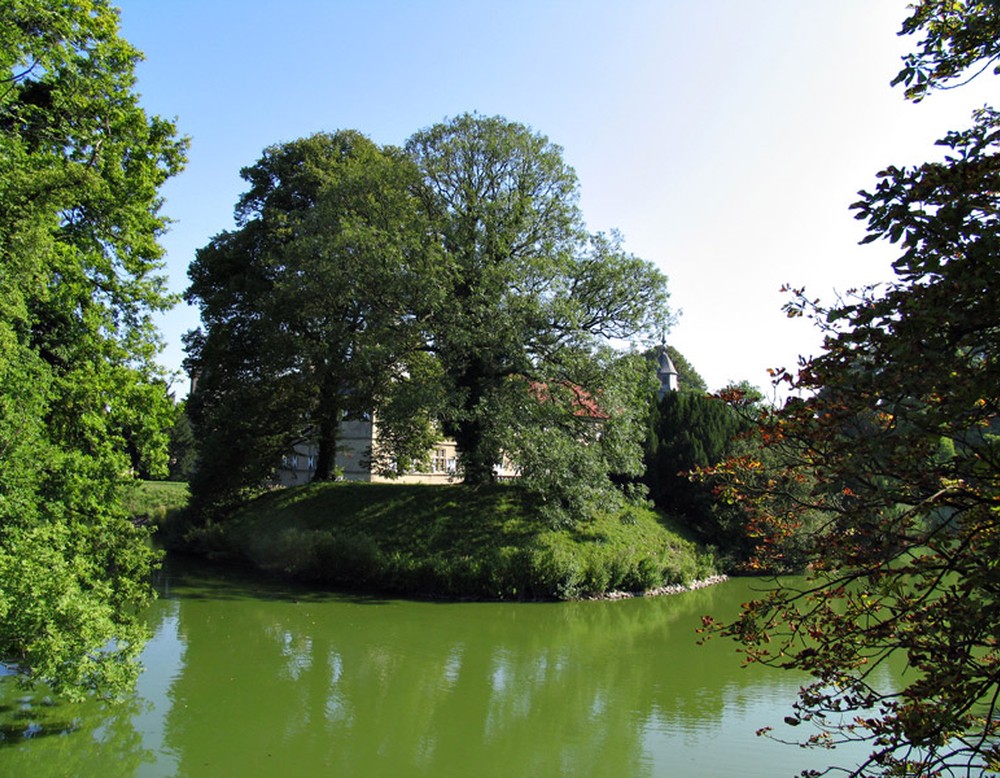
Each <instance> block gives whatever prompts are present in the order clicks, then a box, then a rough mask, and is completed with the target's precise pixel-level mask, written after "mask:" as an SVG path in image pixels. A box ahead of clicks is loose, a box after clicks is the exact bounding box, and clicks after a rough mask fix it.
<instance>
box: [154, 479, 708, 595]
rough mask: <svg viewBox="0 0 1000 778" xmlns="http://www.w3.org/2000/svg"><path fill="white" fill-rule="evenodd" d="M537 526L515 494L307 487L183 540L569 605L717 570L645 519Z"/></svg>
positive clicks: (258, 559)
mask: <svg viewBox="0 0 1000 778" xmlns="http://www.w3.org/2000/svg"><path fill="white" fill-rule="evenodd" d="M534 516H535V514H534V512H533V511H532V510H531V506H530V504H528V503H527V502H526V501H525V498H524V497H523V496H522V494H521V492H519V491H518V490H517V489H513V488H510V487H495V488H489V489H482V488H480V489H472V488H469V487H465V486H406V485H397V484H343V483H340V484H313V485H309V486H304V487H298V488H294V489H287V490H282V491H278V492H274V493H271V494H268V495H265V496H263V497H261V498H259V499H257V500H255V501H253V502H252V503H250V504H249V505H248V506H247V507H246V508H244V509H243V510H242V511H240V512H239V513H238V514H237V515H235V516H234V517H232V518H231V519H230V520H228V521H226V522H224V523H220V524H216V525H211V526H208V527H204V528H200V529H198V530H195V531H192V532H189V533H188V535H187V542H188V546H189V548H191V549H192V550H195V551H197V552H198V553H202V554H206V555H209V556H214V557H218V558H225V559H230V560H236V561H245V562H250V563H252V564H254V565H256V566H258V567H260V568H262V569H264V570H268V571H273V572H277V573H282V574H286V575H291V576H294V577H296V578H300V579H305V580H312V581H317V582H321V583H323V584H329V585H334V586H346V587H351V588H354V589H363V590H375V591H383V592H394V593H400V594H410V595H423V596H443V597H472V598H490V599H494V598H497V599H521V598H550V597H557V598H572V597H580V596H587V595H593V594H600V593H604V592H608V591H613V590H626V591H639V590H646V589H652V588H656V587H659V586H663V585H665V584H671V583H686V582H689V581H691V580H694V579H697V578H701V577H704V576H707V575H710V574H711V573H712V572H714V570H713V569H712V567H711V562H710V560H709V559H708V558H707V557H705V556H704V555H700V554H699V551H698V549H697V547H696V546H695V545H694V544H693V543H692V542H690V541H688V540H686V539H685V538H683V537H682V536H681V535H680V534H679V533H678V532H677V531H676V530H675V529H673V528H670V527H668V526H666V524H665V523H664V521H663V520H662V518H661V517H660V516H658V515H657V514H656V513H655V512H653V511H651V510H648V509H644V508H634V509H630V510H629V511H627V512H626V513H624V514H622V515H620V516H607V517H603V518H602V519H600V520H599V521H595V522H591V523H586V524H581V525H579V526H576V527H573V528H568V529H567V528H564V529H558V530H553V529H550V528H548V527H546V526H543V525H541V524H540V523H539V522H538V521H537V519H535V518H534ZM168 524H169V522H168Z"/></svg>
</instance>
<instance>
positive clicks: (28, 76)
mask: <svg viewBox="0 0 1000 778" xmlns="http://www.w3.org/2000/svg"><path fill="white" fill-rule="evenodd" d="M139 59H140V54H139V52H138V51H136V50H135V49H134V48H133V47H132V46H130V45H129V44H128V43H127V42H126V41H124V40H122V39H121V38H120V37H119V36H118V17H117V13H116V11H115V10H114V9H112V7H111V6H110V5H109V4H108V3H107V2H105V0H92V1H90V2H86V3H80V2H70V1H69V0H63V1H60V0H13V3H12V4H8V5H7V7H6V8H5V10H4V12H3V14H2V16H0V204H2V206H0V281H2V283H0V661H2V662H4V663H5V664H8V665H9V666H13V667H15V668H16V669H17V671H18V672H19V675H20V677H21V678H22V679H27V680H45V681H48V682H50V683H51V684H52V685H53V687H54V688H55V689H56V690H57V691H64V692H66V693H68V694H81V693H83V692H86V691H90V690H96V691H99V692H101V693H106V694H115V693H117V692H119V691H121V690H123V689H124V688H125V687H126V686H127V685H128V682H129V681H130V679H131V678H132V677H134V673H135V664H134V661H133V660H134V658H135V656H136V655H137V654H138V652H139V650H140V649H141V648H142V645H143V635H144V632H143V627H142V626H141V623H140V621H139V619H138V608H139V607H140V606H141V605H142V604H144V603H145V602H146V601H147V599H148V597H149V595H150V588H149V584H148V572H149V565H150V561H151V552H150V551H149V548H148V544H147V538H146V537H145V535H144V534H143V533H142V532H140V531H139V530H137V529H136V528H134V527H133V526H132V525H131V523H130V522H129V521H128V520H127V519H126V516H125V515H124V511H123V509H122V507H121V499H120V498H121V493H120V489H121V487H122V485H123V483H124V482H125V481H126V480H127V479H128V477H129V476H128V473H129V468H130V466H131V464H132V463H133V461H135V462H141V463H142V465H143V466H144V467H146V468H148V469H149V470H150V471H151V472H156V473H165V471H166V463H167V455H166V441H167V431H166V428H167V427H168V426H169V425H168V423H167V420H168V419H169V416H170V413H171V403H170V400H169V398H168V396H167V394H166V391H165V384H164V382H163V380H162V378H163V377H162V375H161V371H160V370H159V368H157V367H156V365H155V364H154V361H153V360H154V358H155V355H156V353H157V351H158V347H159V340H158V337H157V334H156V331H155V329H154V327H153V324H152V319H151V315H152V313H153V312H155V311H159V310H162V309H164V308H166V307H168V306H169V305H171V304H172V302H173V300H172V299H171V297H170V296H169V295H167V294H166V293H165V282H164V279H163V278H162V276H161V275H160V274H159V271H160V269H161V266H162V263H161V254H162V251H161V249H160V247H159V245H158V243H157V237H158V236H159V234H160V233H161V232H162V230H163V229H164V227H165V225H166V220H165V219H164V217H162V216H161V215H160V214H159V207H160V199H159V195H158V190H159V187H160V185H161V184H162V183H163V182H164V181H165V180H166V179H167V178H168V177H169V176H171V175H173V174H174V173H176V172H178V171H179V170H180V168H181V166H182V165H183V163H184V157H185V147H186V143H185V141H184V140H182V139H179V138H178V137H177V134H176V130H175V128H174V125H173V124H172V123H171V122H169V121H166V120H164V119H162V118H160V117H157V116H147V115H146V113H145V112H144V111H143V109H142V108H141V107H140V106H139V103H138V96H137V94H136V93H135V91H134V83H135V77H134V67H135V64H136V62H137V61H138V60H139Z"/></svg>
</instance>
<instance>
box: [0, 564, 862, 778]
mask: <svg viewBox="0 0 1000 778" xmlns="http://www.w3.org/2000/svg"><path fill="white" fill-rule="evenodd" d="M751 586H760V584H753V583H750V582H746V581H731V582H728V583H725V584H721V585H718V586H714V587H711V588H708V589H704V590H701V591H697V592H691V593H687V594H682V595H678V596H672V597H662V598H651V599H637V600H627V601H619V602H580V603H533V604H502V603H501V604H497V603H428V602H401V601H396V600H381V599H368V598H358V597H350V596H339V595H336V594H329V593H317V592H314V591H310V590H307V589H298V588H293V587H290V586H288V585H287V584H279V583H275V582H260V581H257V580H255V579H254V578H253V577H249V576H247V575H245V574H234V573H233V572H232V571H228V572H225V573H224V572H220V571H219V570H216V569H213V568H210V567H205V566H203V565H195V564H192V563H190V562H185V563H182V562H180V561H178V560H171V561H170V563H169V565H168V568H167V569H166V570H165V571H164V574H163V580H162V582H161V587H162V596H161V599H160V600H159V601H158V602H157V603H156V605H155V606H154V607H153V608H152V609H151V611H150V613H149V619H150V623H151V625H152V627H153V629H154V637H153V639H152V640H151V642H150V643H149V645H148V647H147V649H146V652H145V654H144V664H145V666H146V670H145V672H144V673H143V675H142V677H141V679H140V681H139V686H138V690H137V693H136V695H135V698H134V699H133V700H131V701H129V702H128V703H126V704H124V705H122V706H119V707H114V708H105V707H103V706H102V705H99V704H96V703H92V704H85V705H77V706H64V705H54V704H47V703H46V701H45V700H44V699H43V698H42V697H41V695H36V696H35V697H34V698H31V697H28V696H26V695H25V694H24V693H23V692H20V691H18V690H17V689H16V687H15V686H14V685H13V684H12V683H11V682H10V679H4V680H3V682H0V775H2V776H92V775H93V776H103V777H107V778H110V776H271V775H280V776H435V777H440V778H447V777H448V776H470V775H475V776H477V777H478V776H482V777H483V778H488V777H489V776H504V777H505V778H506V777H508V776H517V777H518V778H520V777H524V776H539V777H545V778H548V777H549V776H574V777H577V776H609V778H623V777H625V778H628V777H629V776H734V775H740V776H754V775H756V776H776V775H794V774H796V773H797V772H798V771H799V770H801V769H802V768H804V767H822V766H825V765H826V764H827V761H828V760H829V759H830V754H829V753H827V752H819V753H815V752H807V751H803V750H801V749H798V748H795V747H791V746H784V745H781V744H779V743H775V742H772V741H770V740H767V739H764V738H758V737H756V736H755V734H754V733H755V730H756V729H757V728H758V727H761V726H764V725H766V724H777V725H778V729H779V731H780V730H782V729H783V728H784V729H785V730H787V727H785V725H783V724H782V723H781V722H782V720H783V718H784V716H785V715H786V714H787V713H788V712H789V705H790V703H791V701H792V699H793V697H794V695H795V692H796V690H797V689H798V687H799V685H800V684H801V682H802V681H803V679H802V678H800V677H792V676H789V675H787V674H784V673H780V672H776V671H766V670H761V669H752V668H751V669H741V667H740V659H739V655H738V654H737V653H736V652H735V647H734V646H733V645H732V644H731V643H728V642H723V641H714V642H712V643H710V644H709V645H708V646H704V647H699V646H697V645H696V635H695V632H694V631H695V629H696V628H697V626H698V624H699V622H700V617H701V616H702V615H703V614H705V613H712V614H714V615H719V616H726V615H729V614H731V613H733V612H734V610H735V609H736V608H737V607H738V605H739V603H740V602H741V601H743V600H745V599H746V598H747V597H748V596H749V595H750V592H749V589H750V587H751ZM789 734H802V733H800V732H795V733H791V732H789ZM836 753H837V755H838V756H841V757H842V758H844V759H847V755H846V754H843V755H841V754H840V752H839V751H838V752H836ZM851 761H852V762H853V760H851Z"/></svg>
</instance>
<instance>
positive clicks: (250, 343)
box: [187, 131, 436, 515]
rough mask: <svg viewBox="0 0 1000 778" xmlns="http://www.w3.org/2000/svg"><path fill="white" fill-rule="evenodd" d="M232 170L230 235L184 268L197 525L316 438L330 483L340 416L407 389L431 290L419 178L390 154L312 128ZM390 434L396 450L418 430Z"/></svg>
mask: <svg viewBox="0 0 1000 778" xmlns="http://www.w3.org/2000/svg"><path fill="white" fill-rule="evenodd" d="M242 175H243V178H244V179H245V180H246V181H247V183H248V184H249V189H248V191H247V192H246V193H244V194H243V196H242V197H241V198H240V201H239V203H238V204H237V207H236V213H237V218H238V221H239V225H240V226H239V228H238V229H237V230H235V231H232V232H225V233H222V234H221V235H218V236H216V237H215V238H213V240H212V242H211V243H210V244H209V245H208V246H205V247H204V248H202V249H201V250H199V252H198V255H197V258H196V259H195V261H194V262H193V263H192V265H191V267H190V269H189V276H190V278H191V286H190V288H189V289H188V291H187V299H188V301H189V302H192V303H196V304H197V305H198V306H199V307H200V309H201V317H202V322H203V330H201V331H197V332H194V333H190V334H189V335H188V339H187V349H188V366H189V369H190V370H191V371H192V372H193V374H194V375H196V376H197V387H196V391H195V392H194V393H193V394H192V396H191V398H190V400H189V413H190V416H191V420H192V422H193V423H194V426H195V429H196V432H197V437H198V440H199V444H200V446H201V454H202V456H201V459H200V460H199V463H198V465H197V467H196V469H195V472H194V473H193V475H192V478H191V488H192V492H193V495H194V499H195V502H196V504H197V505H198V507H199V509H200V510H201V511H202V512H203V513H205V514H206V515H207V514H208V513H210V512H211V510H212V509H213V506H214V508H216V509H217V508H220V507H223V508H224V507H226V506H227V505H229V506H231V505H234V504H237V503H238V501H239V499H240V498H241V497H242V496H244V495H245V494H246V493H247V491H248V490H253V489H255V488H257V487H258V486H259V485H260V484H261V483H262V482H263V481H264V480H265V479H266V478H267V477H268V476H269V475H270V474H271V472H272V471H273V469H274V468H275V467H276V465H277V464H278V462H279V461H280V457H281V455H282V454H284V453H287V452H288V451H289V450H290V448H291V445H292V443H293V442H295V441H297V440H302V439H307V438H308V439H314V440H316V441H317V442H318V445H319V453H318V457H317V459H318V461H317V467H316V478H317V479H318V480H326V479H329V478H332V477H333V475H334V469H333V466H334V453H335V450H336V443H337V427H338V424H339V422H340V420H341V418H342V416H343V415H344V414H345V413H362V412H372V411H376V410H378V409H379V406H380V405H382V404H387V403H388V399H387V398H389V397H393V396H396V395H399V394H403V393H405V392H406V391H407V390H408V389H409V388H410V386H411V383H410V382H408V381H407V380H406V376H407V360H408V357H409V356H410V355H411V354H412V353H413V352H414V350H415V348H416V347H417V346H418V345H420V344H421V341H420V339H419V337H420V330H419V328H418V323H419V321H420V314H421V312H422V311H424V310H425V309H426V308H427V307H428V306H429V305H430V301H429V299H428V296H429V295H433V294H436V292H435V291H434V290H435V289H436V287H435V285H434V283H433V281H434V278H433V275H432V272H431V271H432V268H431V266H430V260H431V258H432V257H433V251H432V250H431V249H430V247H429V246H428V245H427V238H426V235H427V233H428V230H427V228H426V227H425V226H423V225H424V222H423V219H422V217H421V215H420V212H419V210H418V209H417V202H416V199H415V198H414V196H413V195H412V190H414V189H415V188H416V185H417V182H418V180H417V174H416V170H415V168H413V166H412V165H411V164H410V163H409V162H408V161H407V160H406V159H405V158H404V157H403V156H402V155H401V154H400V153H399V152H398V151H396V150H393V149H391V148H384V149H383V148H380V147H378V146H377V145H376V144H374V143H372V142H371V141H370V140H368V139H367V138H365V137H364V136H362V135H361V134H360V133H357V132H349V131H343V132H338V133H334V134H326V133H320V134H317V135H313V136H311V137H308V138H303V139H300V140H297V141H292V142H290V143H285V144H281V145H278V146H273V147H270V148H268V149H266V150H265V152H264V155H263V156H262V157H261V159H260V160H259V161H258V162H257V163H256V164H255V165H253V166H251V167H248V168H246V169H244V170H243V171H242ZM390 415H391V414H390ZM412 418H413V417H411V422H412ZM393 430H394V431H395V432H396V433H397V437H398V438H399V440H398V444H399V447H400V448H401V449H404V448H405V447H406V444H407V443H409V441H410V437H409V436H408V435H407V434H406V433H410V435H411V436H418V437H419V436H420V434H421V433H425V432H426V425H424V427H423V428H421V427H420V426H419V425H415V424H413V423H411V424H409V426H404V425H396V426H395V427H393ZM404 453H406V452H404Z"/></svg>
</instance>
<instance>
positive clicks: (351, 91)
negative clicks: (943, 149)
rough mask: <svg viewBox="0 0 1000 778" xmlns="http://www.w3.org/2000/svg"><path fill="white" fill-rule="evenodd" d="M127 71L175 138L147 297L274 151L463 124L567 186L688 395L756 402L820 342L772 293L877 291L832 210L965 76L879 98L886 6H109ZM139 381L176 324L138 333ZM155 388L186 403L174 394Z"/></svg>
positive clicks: (172, 351)
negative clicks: (182, 159) (649, 300)
mask: <svg viewBox="0 0 1000 778" xmlns="http://www.w3.org/2000/svg"><path fill="white" fill-rule="evenodd" d="M119 6H120V7H121V10H122V14H121V21H122V34H123V36H124V37H125V38H126V39H128V40H129V41H130V42H131V43H133V44H134V45H135V46H137V47H138V48H139V49H140V50H141V51H143V52H144V53H145V55H146V61H145V62H143V63H142V64H141V65H140V67H139V69H138V78H139V82H138V87H137V88H138V91H139V92H140V93H141V94H142V101H143V104H144V106H145V107H146V108H147V110H148V111H150V112H151V113H157V114H160V115H163V116H166V117H170V118H176V121H177V124H178V127H179V130H180V131H181V132H182V133H183V134H185V135H188V136H190V138H191V151H190V160H189V163H188V166H187V169H186V170H185V172H183V173H182V174H181V175H180V176H178V177H177V178H175V179H173V180H171V181H170V182H168V184H167V185H166V187H165V188H164V190H163V194H164V196H165V205H164V213H165V214H166V215H168V216H170V217H171V218H172V219H174V221H175V223H174V225H173V227H172V229H171V231H170V232H169V233H168V234H167V235H166V236H164V239H163V241H162V242H163V245H164V247H165V248H166V250H167V256H166V262H167V268H166V272H167V274H168V277H169V279H170V287H171V289H172V290H174V291H178V292H180V291H183V290H184V288H185V287H186V284H187V276H186V272H187V266H188V264H189V262H190V261H191V259H192V258H193V257H194V253H195V251H196V250H197V249H198V248H199V247H201V246H203V245H205V244H206V243H207V242H208V240H209V239H210V238H211V237H212V236H213V235H215V234H217V233H219V232H221V231H223V230H226V229H230V228H231V227H232V226H233V220H232V213H233V206H234V204H235V202H236V199H237V197H238V196H239V194H240V193H241V192H242V191H243V188H244V187H243V181H242V180H241V179H240V177H239V170H240V168H242V167H245V166H247V165H251V164H253V163H254V162H255V161H256V160H257V159H258V158H259V156H260V153H261V151H262V150H263V149H264V148H265V147H266V146H269V145H271V144H274V143H280V142H283V141H288V140H293V139H295V138H298V137H303V136H305V135H309V134H311V133H313V132H317V131H321V130H337V129H348V128H350V129H356V130H359V131H361V132H363V133H365V134H366V135H368V136H369V137H371V138H372V139H373V140H375V141H376V142H378V143H383V144H397V145H402V144H403V143H404V142H405V141H406V139H407V138H408V137H409V136H410V135H411V134H412V133H413V132H414V131H416V130H418V129H422V128H424V127H427V126H430V125H432V124H434V123H436V122H439V121H442V120H443V119H445V118H448V117H452V116H455V115H457V114H460V113H464V112H466V111H476V112H479V113H481V114H485V115H495V114H499V115H503V116H505V117H507V118H508V119H511V120H515V121H519V122H522V123H524V124H527V125H529V126H531V127H532V128H533V129H534V130H536V131H538V132H541V133H543V134H545V135H546V136H548V137H549V139H550V140H552V141H553V142H555V143H557V144H559V145H560V146H562V147H563V149H564V156H565V159H566V161H567V162H568V163H569V164H570V165H572V166H573V167H574V168H575V169H576V172H577V175H578V177H579V179H580V185H581V195H582V196H581V206H582V208H583V212H584V216H585V218H586V220H587V223H588V226H589V227H590V229H591V231H599V230H601V231H608V230H611V229H619V230H621V232H622V233H623V234H624V236H625V242H626V243H625V245H626V248H627V249H628V250H629V251H631V252H632V253H634V254H637V255H638V256H641V257H643V258H645V259H648V260H650V261H652V262H654V263H655V264H656V265H657V266H659V267H660V268H661V269H662V270H663V271H664V272H665V273H666V274H667V276H668V277H669V279H670V291H671V301H672V305H673V308H674V309H675V310H676V311H680V312H681V316H680V319H679V321H678V324H677V325H676V326H675V327H674V329H673V331H672V332H671V333H670V334H669V335H668V341H669V342H670V343H672V344H673V345H674V346H676V347H677V348H678V349H680V351H681V352H682V353H683V354H684V355H685V356H686V357H687V358H688V360H689V361H690V362H691V363H692V364H693V365H694V366H695V368H696V369H697V370H698V371H699V372H700V373H701V374H702V375H703V376H704V378H705V379H706V381H707V382H708V384H709V387H710V388H712V389H717V388H720V387H722V386H723V385H725V384H726V383H727V382H728V381H731V380H743V379H746V380H749V381H750V382H752V383H754V384H757V385H758V386H762V387H767V386H768V377H767V373H766V370H767V368H768V367H776V366H782V365H784V366H792V365H794V363H795V361H796V359H797V357H798V356H799V355H800V354H809V353H815V352H816V351H817V349H818V346H819V342H820V338H819V335H818V333H817V332H816V331H815V330H814V329H813V328H812V327H811V326H810V325H809V324H808V323H806V322H804V321H802V320H789V319H787V318H786V317H785V316H784V314H783V313H782V311H781V306H782V303H783V302H784V300H785V296H784V295H782V294H781V293H780V292H779V289H780V287H781V286H782V284H785V283H790V284H792V285H794V286H804V287H806V289H807V290H808V292H809V293H810V294H811V295H814V296H816V297H821V298H824V299H831V298H832V297H833V295H834V294H836V293H837V292H844V291H846V290H847V289H849V288H851V287H854V286H858V285H860V284H863V283H868V282H873V281H878V280H883V279H885V278H888V276H889V271H888V265H889V262H890V261H891V259H892V258H893V256H894V253H893V250H892V248H891V247H890V246H887V245H882V244H874V245H869V246H864V247H861V246H858V245H857V244H858V241H859V240H860V239H861V238H862V237H863V234H864V233H863V228H862V224H861V223H859V222H856V221H855V220H854V219H853V216H852V215H851V213H850V212H849V210H848V206H849V205H850V203H851V202H853V201H854V200H855V199H856V196H855V195H856V192H857V191H858V190H859V189H862V188H870V187H871V186H872V185H873V183H874V181H875V174H876V172H877V171H879V170H881V169H882V168H884V167H885V166H886V165H888V164H907V163H917V162H920V161H923V160H925V159H928V158H930V157H931V156H934V155H935V154H936V151H935V150H934V147H933V141H934V140H935V139H937V138H939V137H941V136H942V135H943V134H944V133H945V132H946V131H947V130H949V129H953V128H958V127H961V126H964V125H965V124H967V122H968V117H969V113H970V111H971V110H972V109H973V108H974V107H976V106H978V105H982V104H983V103H984V102H986V100H987V99H988V97H989V95H988V91H989V89H988V87H989V86H991V84H990V83H989V82H986V81H984V82H982V83H975V84H973V85H972V86H971V87H968V88H965V89H962V90H957V91H954V92H947V93H942V94H938V95H934V96H932V97H931V98H930V99H928V100H926V101H925V102H924V103H922V104H920V105H916V106H914V105H910V104H907V103H905V102H904V101H903V99H902V95H901V93H900V91H899V90H898V89H896V90H893V89H890V88H889V81H890V80H891V78H892V77H893V76H894V75H895V73H896V72H897V71H898V69H899V62H900V60H899V58H900V56H901V54H902V53H904V52H905V51H907V46H908V43H907V40H906V39H899V38H897V36H896V34H895V33H896V32H897V30H898V29H899V26H900V23H901V22H902V20H903V19H904V18H905V15H906V2H905V0H810V1H809V2H802V1H801V0H770V1H769V2H766V3H750V2H746V1H745V0H703V1H701V2H693V1H692V0H689V1H688V2H679V1H677V2H675V1H674V0H659V1H653V0H649V1H646V0H618V1H617V2H615V3H611V2H608V1H607V0H605V1H604V2H593V1H592V0H506V1H505V2H496V1H494V2H480V1H479V0H461V1H458V0H455V1H452V0H447V1H441V2H437V1H435V0H424V2H417V1H416V0H412V1H409V2H407V1H405V0H369V1H367V2H365V1H364V0H327V1H325V2H324V1H323V0H285V1H284V2H282V3H280V4H278V3H276V2H273V1H272V2H265V0H170V1H169V2H155V1H154V0H125V2H119ZM159 323H160V326H161V329H162V331H163V335H164V337H165V340H166V344H167V346H166V349H165V351H164V353H163V355H162V362H163V364H164V365H165V366H166V367H168V368H169V369H171V370H179V369H180V363H181V360H182V359H183V351H182V348H181V343H180V338H181V335H182V333H183V332H184V331H186V330H188V329H192V328H194V327H196V326H198V316H197V312H196V311H194V310H192V309H189V308H187V307H186V306H184V305H183V304H182V305H180V306H178V308H177V309H175V310H174V311H172V312H170V313H169V314H166V315H164V316H163V317H161V318H160V320H159ZM177 389H178V393H179V394H180V395H183V394H184V393H186V384H185V383H184V381H183V380H179V381H178V383H177Z"/></svg>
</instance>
